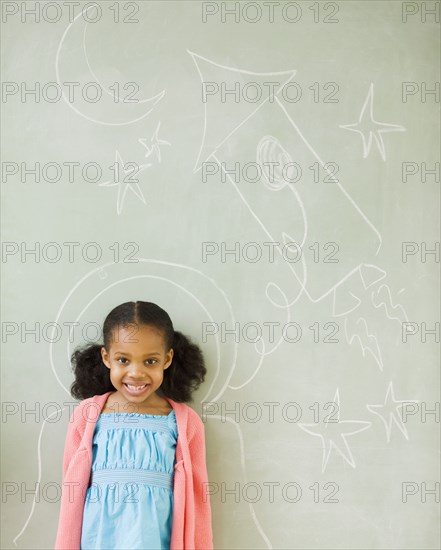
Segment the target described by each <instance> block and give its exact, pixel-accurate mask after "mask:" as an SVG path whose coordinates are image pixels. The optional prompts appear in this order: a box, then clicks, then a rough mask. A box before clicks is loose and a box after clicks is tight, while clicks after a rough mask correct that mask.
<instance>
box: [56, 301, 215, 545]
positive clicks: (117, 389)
mask: <svg viewBox="0 0 441 550" xmlns="http://www.w3.org/2000/svg"><path fill="white" fill-rule="evenodd" d="M103 338H104V345H103V346H101V345H97V344H91V345H88V346H85V347H84V348H82V349H81V348H80V349H77V350H76V351H75V352H74V353H73V354H72V363H73V365H74V374H75V381H74V383H73V384H72V386H71V394H72V396H73V397H74V398H76V399H80V400H81V402H80V403H79V404H78V405H77V407H76V408H75V409H74V412H73V413H72V415H71V418H70V422H69V425H68V428H67V436H66V442H65V449H64V457H63V484H62V493H61V506H60V516H59V522H58V531H57V538H56V542H55V550H92V549H99V550H112V549H115V550H116V549H117V550H135V549H138V550H153V549H154V550H162V549H167V550H169V549H170V550H193V549H194V550H198V549H200V550H212V549H213V541H212V528H211V509H210V500H209V493H208V485H209V484H208V479H207V477H208V476H207V469H206V462H205V435H204V425H203V422H202V420H201V418H200V417H199V415H198V414H197V413H196V412H195V411H194V410H193V409H192V408H191V407H189V406H188V405H186V404H185V402H186V401H192V397H191V394H192V392H193V391H194V390H196V389H197V388H198V387H199V385H200V384H201V382H203V381H204V378H205V374H206V368H205V365H204V359H203V356H202V352H201V350H200V348H199V347H198V346H197V345H196V344H194V343H192V342H191V341H190V339H189V338H188V337H186V336H184V335H183V334H182V333H180V332H178V331H175V330H174V328H173V324H172V321H171V319H170V317H169V315H168V314H167V312H166V311H164V310H163V309H162V308H160V307H159V306H158V305H156V304H154V303H152V302H140V301H138V302H127V303H124V304H121V305H119V306H118V307H116V308H114V309H113V310H112V311H111V312H110V313H109V314H108V316H107V317H106V319H105V321H104V325H103Z"/></svg>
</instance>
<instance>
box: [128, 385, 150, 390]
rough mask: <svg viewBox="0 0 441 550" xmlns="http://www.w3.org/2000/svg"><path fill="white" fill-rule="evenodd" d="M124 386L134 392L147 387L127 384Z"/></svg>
mask: <svg viewBox="0 0 441 550" xmlns="http://www.w3.org/2000/svg"><path fill="white" fill-rule="evenodd" d="M126 386H127V387H128V388H129V390H133V391H136V390H142V389H143V388H145V387H146V386H147V384H144V386H129V385H128V384H126Z"/></svg>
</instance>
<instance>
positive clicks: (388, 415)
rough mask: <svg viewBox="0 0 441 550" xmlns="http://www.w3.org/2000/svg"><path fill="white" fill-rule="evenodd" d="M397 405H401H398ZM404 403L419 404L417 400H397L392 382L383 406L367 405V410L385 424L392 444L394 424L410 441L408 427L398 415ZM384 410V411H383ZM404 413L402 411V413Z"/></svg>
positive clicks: (388, 440) (387, 437) (387, 436)
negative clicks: (391, 436)
mask: <svg viewBox="0 0 441 550" xmlns="http://www.w3.org/2000/svg"><path fill="white" fill-rule="evenodd" d="M397 403H399V404H398V405H397ZM404 403H419V400H416V399H412V400H410V399H407V400H401V399H395V394H394V390H393V385H392V381H391V382H389V385H388V387H387V392H386V397H385V398H384V403H383V405H366V408H367V410H368V411H369V412H371V413H372V414H376V415H377V416H378V417H379V418H380V419H381V421H382V422H383V424H384V427H385V429H386V439H387V442H388V443H390V434H391V431H392V422H394V423H395V425H396V426H397V427H398V429H399V430H400V431H401V433H402V434H403V435H404V437H405V438H406V439H407V440H408V439H409V435H408V433H407V429H406V426H405V425H404V423H403V420H402V418H401V415H400V414H399V413H398V409H402V408H403V406H404ZM376 409H378V411H377V410H376ZM382 409H384V410H382ZM401 412H402V411H401Z"/></svg>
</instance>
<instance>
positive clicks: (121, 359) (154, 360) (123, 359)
mask: <svg viewBox="0 0 441 550" xmlns="http://www.w3.org/2000/svg"><path fill="white" fill-rule="evenodd" d="M117 361H127V359H126V358H125V357H120V358H119V359H117ZM148 361H153V363H149V364H150V365H153V364H155V363H157V360H156V359H146V362H148ZM123 365H125V363H124V362H123Z"/></svg>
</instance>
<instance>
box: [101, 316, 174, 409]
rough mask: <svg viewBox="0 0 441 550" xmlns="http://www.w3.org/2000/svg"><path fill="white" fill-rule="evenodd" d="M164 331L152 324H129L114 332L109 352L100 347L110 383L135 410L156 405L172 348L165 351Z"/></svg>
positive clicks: (169, 362) (171, 355) (169, 361)
mask: <svg viewBox="0 0 441 550" xmlns="http://www.w3.org/2000/svg"><path fill="white" fill-rule="evenodd" d="M164 347H165V346H164V339H163V336H162V332H161V331H159V330H157V329H156V328H155V327H153V326H150V325H126V326H125V327H119V328H118V329H117V330H114V331H113V340H112V341H111V344H110V350H109V352H108V353H107V351H106V348H105V347H102V348H101V356H102V359H103V363H104V364H105V365H106V367H107V368H108V369H110V381H111V382H112V385H113V386H114V388H115V389H116V390H117V392H118V393H119V394H120V397H121V396H122V398H123V401H124V402H125V403H126V402H129V403H133V404H135V405H136V408H142V407H149V406H154V405H156V404H157V396H156V394H155V393H154V392H155V391H156V390H157V389H158V388H159V387H160V386H161V384H162V380H163V377H164V370H165V369H167V368H168V367H169V366H170V364H171V362H172V359H173V349H170V350H169V351H168V352H167V353H166V352H165V349H164Z"/></svg>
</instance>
